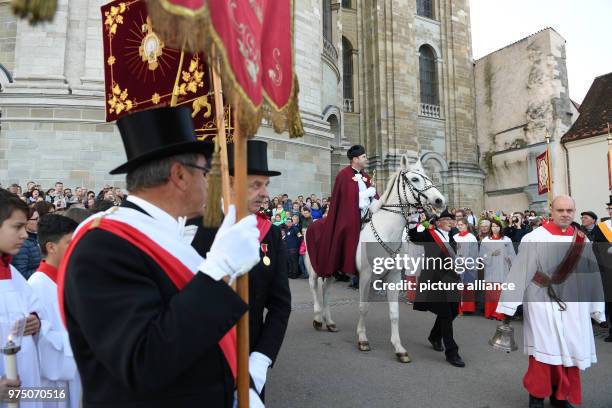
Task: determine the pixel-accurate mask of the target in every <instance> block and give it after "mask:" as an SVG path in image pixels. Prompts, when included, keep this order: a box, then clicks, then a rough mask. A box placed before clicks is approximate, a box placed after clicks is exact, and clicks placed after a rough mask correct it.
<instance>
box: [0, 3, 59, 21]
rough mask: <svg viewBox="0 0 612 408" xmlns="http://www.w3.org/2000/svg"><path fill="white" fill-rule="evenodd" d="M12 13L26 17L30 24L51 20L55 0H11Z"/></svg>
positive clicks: (55, 5) (53, 14)
mask: <svg viewBox="0 0 612 408" xmlns="http://www.w3.org/2000/svg"><path fill="white" fill-rule="evenodd" d="M11 7H12V9H13V13H14V14H15V15H16V16H17V17H19V18H27V19H28V20H29V22H30V24H32V25H35V24H38V23H42V22H46V21H53V18H54V17H55V12H56V11H57V0H11Z"/></svg>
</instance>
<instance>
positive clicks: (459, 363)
mask: <svg viewBox="0 0 612 408" xmlns="http://www.w3.org/2000/svg"><path fill="white" fill-rule="evenodd" d="M446 361H448V362H449V363H450V365H454V366H455V367H465V362H464V361H463V360H462V359H461V357H459V354H457V355H454V356H446Z"/></svg>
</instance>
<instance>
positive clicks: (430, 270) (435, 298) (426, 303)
mask: <svg viewBox="0 0 612 408" xmlns="http://www.w3.org/2000/svg"><path fill="white" fill-rule="evenodd" d="M449 234H450V232H449ZM408 236H409V237H410V241H411V242H414V243H415V244H417V245H424V246H425V259H434V258H435V259H440V260H441V261H442V262H440V261H436V262H435V263H434V262H433V261H429V262H430V263H431V264H430V265H423V267H422V269H421V275H420V276H419V279H418V282H419V285H420V283H421V282H428V281H429V282H449V283H458V282H461V278H460V277H459V275H457V274H456V273H455V271H454V270H452V269H445V268H443V266H444V261H445V260H446V259H448V258H449V256H448V255H446V254H445V253H444V252H443V251H442V249H441V248H440V247H439V246H438V245H437V244H436V241H435V240H434V239H433V237H432V236H431V233H430V231H428V230H425V231H420V232H419V231H417V229H416V228H411V229H409V230H408ZM449 239H450V242H449V243H450V245H451V247H452V248H453V249H454V248H456V243H455V240H454V239H453V236H452V235H450V236H449ZM440 264H441V266H442V267H440ZM428 266H429V267H428ZM460 299H461V295H460V292H459V291H456V290H451V291H432V290H425V291H420V290H418V288H417V294H416V298H415V302H414V309H415V310H421V311H430V312H432V313H435V314H436V315H439V316H441V317H445V318H453V317H455V316H456V315H457V313H458V308H459V302H460Z"/></svg>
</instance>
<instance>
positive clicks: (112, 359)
mask: <svg viewBox="0 0 612 408" xmlns="http://www.w3.org/2000/svg"><path fill="white" fill-rule="evenodd" d="M117 125H118V127H119V131H120V133H121V137H122V140H123V143H124V146H125V150H126V153H127V159H128V161H127V162H126V163H125V164H123V165H121V166H120V167H118V168H116V169H115V170H113V171H112V172H111V173H112V174H121V173H125V174H127V176H126V181H127V189H128V191H129V193H130V195H129V196H128V198H127V200H126V202H125V203H124V205H123V206H122V207H119V208H112V209H110V210H108V211H106V212H104V213H99V214H96V215H94V216H92V217H90V218H89V219H88V220H86V221H85V222H83V223H82V224H81V225H80V226H79V228H78V229H77V231H76V232H75V235H74V237H73V240H72V242H71V244H70V246H69V247H68V249H67V251H66V255H65V257H64V260H63V262H62V265H61V266H60V270H59V276H58V286H59V288H58V290H59V302H60V309H61V310H62V312H63V315H64V320H65V323H66V326H67V329H68V333H69V336H70V343H71V345H72V349H73V351H74V357H75V360H76V363H77V366H78V369H79V373H80V375H81V380H82V386H83V406H84V407H96V408H98V407H109V408H110V407H112V408H117V407H126V408H127V407H129V408H145V407H146V408H151V407H160V408H161V407H164V408H165V407H170V406H171V407H185V408H187V407H190V408H191V407H196V406H207V407H230V406H231V405H232V403H233V391H234V387H235V381H234V379H235V376H236V369H237V367H236V343H235V330H234V329H232V328H233V327H234V325H235V324H236V323H237V322H238V320H239V318H240V317H241V316H242V315H243V314H244V312H245V311H246V310H247V305H246V304H245V303H244V302H243V301H242V300H241V299H240V297H239V296H238V295H237V294H236V293H235V292H234V291H233V290H232V289H231V288H230V286H229V285H228V284H227V283H226V282H227V280H228V278H233V277H236V276H239V275H241V274H244V273H247V272H248V271H249V270H250V269H251V268H252V267H253V265H255V264H256V263H257V262H258V261H259V250H260V245H259V241H258V239H257V238H258V236H259V231H258V229H257V220H256V218H255V216H249V217H246V218H244V219H242V220H240V221H238V222H236V220H235V218H236V216H235V208H234V207H233V206H232V207H230V210H229V212H228V215H227V216H226V217H225V220H224V223H223V224H222V225H221V227H220V229H219V233H218V234H217V236H216V238H215V241H214V242H213V244H212V246H211V249H210V251H209V252H208V253H207V256H206V259H203V258H202V257H201V256H200V255H199V254H198V253H197V252H196V251H195V249H193V248H192V247H191V246H190V245H189V244H186V243H184V242H183V235H184V230H185V219H186V218H188V217H195V216H198V215H201V214H202V209H203V206H204V202H205V198H206V190H207V182H206V173H207V169H208V167H207V161H208V159H207V157H209V156H210V154H211V152H212V145H211V144H207V143H203V142H197V141H196V140H195V133H194V129H193V124H192V120H191V115H190V110H189V109H188V108H160V109H153V110H147V111H142V112H138V113H134V114H131V115H127V116H125V117H123V118H121V119H119V120H118V121H117Z"/></svg>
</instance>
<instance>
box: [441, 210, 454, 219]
mask: <svg viewBox="0 0 612 408" xmlns="http://www.w3.org/2000/svg"><path fill="white" fill-rule="evenodd" d="M440 218H450V219H451V220H454V219H455V216H454V215H453V213H451V212H450V211H448V208H445V209H444V211H442V213H440V215H439V216H438V219H440Z"/></svg>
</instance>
